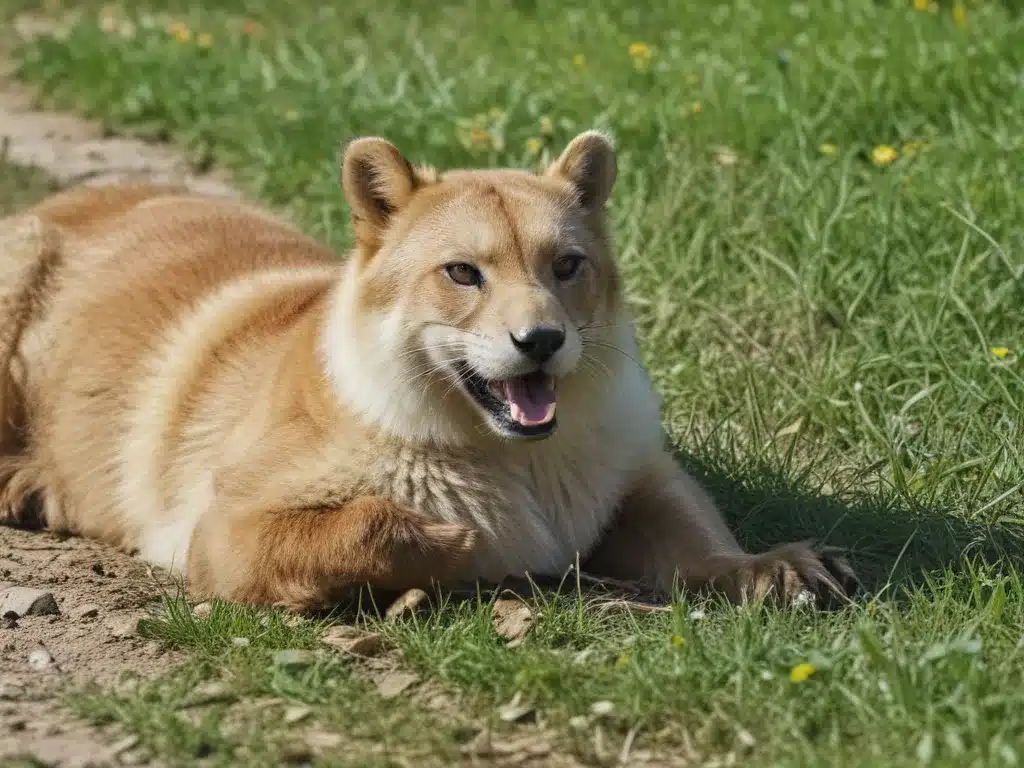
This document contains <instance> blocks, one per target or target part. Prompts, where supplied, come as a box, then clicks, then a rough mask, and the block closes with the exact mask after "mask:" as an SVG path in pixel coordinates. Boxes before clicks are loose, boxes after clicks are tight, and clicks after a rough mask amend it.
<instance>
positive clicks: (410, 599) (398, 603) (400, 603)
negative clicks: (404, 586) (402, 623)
mask: <svg viewBox="0 0 1024 768" xmlns="http://www.w3.org/2000/svg"><path fill="white" fill-rule="evenodd" d="M429 605H430V596H429V595H428V594H427V593H426V592H424V591H423V590H422V589H410V590H409V591H408V592H404V593H403V594H402V595H400V596H399V597H398V599H397V600H395V602H393V603H392V604H391V605H389V606H388V609H387V610H386V611H385V612H384V618H385V619H386V620H387V621H394V620H395V619H398V618H400V617H402V616H407V615H410V614H414V613H419V612H420V611H424V610H426V609H427V608H428V607H429Z"/></svg>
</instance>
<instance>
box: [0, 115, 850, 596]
mask: <svg viewBox="0 0 1024 768" xmlns="http://www.w3.org/2000/svg"><path fill="white" fill-rule="evenodd" d="M341 180H342V186H343V188H344V191H345V195H346V198H347V200H348V202H349V204H350V206H351V208H352V222H353V229H354V234H355V237H356V245H355V247H354V249H353V251H352V252H351V253H350V254H349V255H348V256H347V258H346V259H344V260H341V259H338V258H336V256H335V254H333V253H332V252H331V251H329V250H328V249H327V248H325V247H324V246H323V245H321V244H319V243H318V242H316V241H314V240H312V239H311V238H309V237H307V236H305V235H303V234H302V233H300V232H298V231H296V230H295V229H293V228H292V227H290V226H288V225H286V224H285V223H283V222H281V221H278V220H277V219H276V218H274V217H272V216H270V215H269V214H267V213H265V212H263V211H261V210H259V209H257V208H256V207H253V206H250V205H247V204H243V203H238V202H232V201H226V200H219V199H204V198H199V197H195V196H192V195H189V194H187V193H186V192H185V190H181V189H175V188H169V187H156V186H145V185H141V186H112V187H106V188H82V189H74V190H70V191H67V192H64V193H60V194H57V195H55V196H54V197H52V198H50V199H48V200H45V201H43V202H42V203H41V204H39V205H37V206H35V207H33V208H31V209H30V210H27V211H25V212H23V213H21V214H19V215H16V216H12V217H9V218H7V219H6V220H3V221H0V354H2V355H3V357H2V359H0V370H2V371H3V374H4V382H3V387H2V389H0V415H2V416H3V417H4V421H3V424H4V425H5V429H4V430H3V432H2V434H0V446H2V449H3V454H4V456H3V458H2V462H0V470H2V471H0V518H3V519H6V520H9V521H17V520H20V519H23V518H24V517H25V516H26V515H28V514H30V513H32V511H33V510H35V511H36V512H37V513H38V514H40V515H41V516H42V520H43V522H44V523H45V524H46V525H47V526H49V527H51V528H54V529H63V530H68V531H72V532H74V533H77V534H80V535H84V536H90V537H95V538H97V539H101V540H103V541H106V542H109V543H111V544H114V545H116V546H119V547H122V548H124V549H127V550H130V551H137V552H138V553H139V555H140V556H141V557H143V558H144V559H146V560H147V561H150V562H152V563H154V564H157V565H160V566H165V567H168V568H171V569H172V570H178V571H181V572H183V573H185V575H186V576H187V579H188V585H189V589H190V591H191V592H193V593H194V594H195V595H197V596H217V597H221V598H224V599H228V600H236V601H245V602H253V603H264V604H282V605H286V606H288V607H290V608H293V609H297V610H302V609H309V608H314V607H317V606H321V605H324V604H329V603H330V602H331V601H333V600H336V599H338V597H339V596H341V595H343V594H344V593H345V591H346V590H347V589H349V588H351V587H353V586H354V585H360V584H364V583H367V582H369V583H372V584H374V585H377V586H380V587H384V588H393V589H402V588H408V587H413V586H426V585H428V584H430V583H432V582H448V581H451V580H455V579H460V580H461V579H473V578H480V579H485V580H496V579H500V578H502V577H504V576H506V575H521V574H522V573H523V572H526V571H528V572H531V573H535V574H561V573H563V572H564V571H565V569H566V568H567V567H569V566H571V565H573V564H574V562H576V560H577V556H579V558H581V559H582V560H583V561H584V564H585V569H586V570H589V571H592V572H595V573H598V574H604V575H608V576H613V577H617V578H625V579H642V580H646V581H647V582H648V583H650V584H651V586H652V587H655V588H657V589H661V590H668V589H670V588H672V586H673V582H674V580H675V579H677V578H678V579H680V580H681V582H682V584H683V585H684V586H686V587H687V588H691V589H696V588H703V587H713V588H716V589H719V590H721V591H723V592H724V593H725V594H727V595H728V596H729V597H731V598H732V599H735V600H740V599H743V598H744V597H746V596H749V595H753V594H757V595H764V594H768V593H774V594H775V595H777V596H779V597H782V598H783V599H788V598H790V597H792V596H794V595H795V594H796V593H797V592H799V591H800V590H802V589H805V588H806V589H810V590H811V591H812V592H816V593H819V594H822V595H826V594H841V593H843V592H844V591H845V590H846V589H847V588H848V587H849V586H850V584H851V583H852V574H851V573H850V572H849V570H848V568H847V567H846V566H845V564H843V563H842V562H841V561H840V560H838V559H836V558H834V557H832V556H830V555H829V554H827V553H821V552H816V551H814V550H812V549H811V548H809V547H807V546H804V545H798V544H792V545H788V546H785V547H780V548H778V549H775V550H772V551H771V552H768V553H766V554H761V555H751V554H747V553H744V552H743V551H742V550H741V549H740V547H739V546H738V545H737V543H736V540H735V539H734V537H733V536H732V534H731V533H730V532H729V531H728V529H727V528H726V526H725V524H724V523H723V520H722V517H721V515H720V514H719V512H718V510H717V509H716V508H715V506H714V504H713V503H712V501H711V500H710V498H709V497H708V496H707V495H706V494H705V493H704V492H703V491H702V490H701V489H700V488H699V487H698V486H697V484H696V483H695V482H694V481H693V480H692V479H691V478H689V477H688V476H687V475H686V474H685V473H684V472H683V471H682V470H681V469H680V468H679V467H678V466H677V464H676V463H675V462H674V461H673V460H672V458H671V457H670V455H669V454H668V453H667V452H666V450H665V446H664V442H663V436H662V432H661V428H660V420H659V413H658V399H657V397H656V395H655V393H654V391H653V390H652V388H651V385H650V383H649V380H648V378H647V375H646V373H645V372H644V371H643V369H642V368H641V367H640V366H639V364H638V363H636V362H635V361H636V360H637V359H638V355H637V348H636V341H635V338H634V332H633V326H632V323H631V321H630V318H629V316H628V312H627V309H626V306H625V304H624V301H623V297H622V292H621V287H620V281H619V277H618V273H617V270H616V266H615V260H614V254H613V248H612V242H611V238H610V236H609V233H608V231H607V224H606V220H605V214H604V203H605V202H606V200H607V198H608V195H609V194H610V192H611V190H612V186H613V184H614V181H615V155H614V151H613V149H612V147H611V145H610V143H609V142H608V140H607V139H605V138H604V137H603V136H601V135H600V134H597V133H594V132H587V133H584V134H581V135H580V136H578V137H577V138H576V139H575V140H574V141H573V142H572V143H571V144H570V145H569V146H568V147H567V148H566V150H565V152H564V153H563V154H562V156H561V157H560V158H559V159H558V160H557V161H556V162H555V163H554V164H553V165H552V166H551V168H549V169H548V170H547V171H546V172H544V173H541V174H533V173H528V172H525V171H513V170H496V171H481V170H475V171H451V172H444V173H439V172H436V171H433V170H431V169H426V168H417V167H414V166H412V165H411V164H410V163H409V162H408V161H407V160H406V159H405V158H404V157H403V156H402V155H401V154H400V153H399V151H398V150H397V149H396V148H395V147H394V146H393V145H391V144H389V143H387V142H386V141H384V140H382V139H360V140H357V141H355V142H353V143H352V144H350V145H349V146H348V147H347V149H346V152H345V155H344V160H343V163H342V170H341ZM567 252H568V253H570V256H569V257H564V256H563V254H565V253H567ZM565 258H568V261H565V260H564V259H565ZM560 259H562V260H561V261H560ZM453 262H457V263H459V264H469V265H470V267H467V266H460V267H457V269H456V273H453V272H452V271H451V268H450V265H451V263H453ZM553 264H558V265H560V266H558V269H559V270H561V272H560V273H559V274H560V275H561V276H560V277H558V278H557V279H556V278H555V277H552V274H553V272H552V270H553V266H552V265H553ZM460 270H461V271H460ZM467 270H469V271H467ZM473 270H480V272H479V275H486V281H485V282H484V281H483V279H482V278H481V281H479V282H478V283H475V284H473V285H467V284H463V283H460V282H458V281H456V280H455V277H459V278H460V279H462V278H463V277H465V276H466V275H467V274H470V275H478V273H477V272H475V271H473ZM453 274H454V275H455V277H453ZM566 274H569V277H567V278H566V277H565V275H566ZM479 275H478V276H479ZM474 279H475V278H474ZM537 327H548V328H560V329H563V330H564V343H562V345H561V346H560V347H559V348H558V349H557V351H556V352H554V354H553V355H552V356H551V357H550V359H548V360H546V361H545V362H544V363H543V365H542V370H541V371H540V372H537V371H535V370H534V368H535V367H536V366H535V365H534V363H532V362H530V361H529V360H527V359H526V358H525V357H524V356H523V355H522V354H520V351H519V348H518V347H517V345H516V342H514V340H513V341H510V334H516V333H519V332H520V330H521V329H531V328H537ZM457 361H467V362H468V363H469V364H471V367H472V369H473V370H474V371H476V372H479V374H480V375H481V376H482V377H483V378H484V379H486V380H487V381H492V380H493V381H497V382H499V385H500V382H501V381H504V380H506V379H507V378H508V377H513V378H514V377H519V376H527V375H534V374H536V375H538V376H542V377H543V380H544V381H549V382H554V386H555V387H556V396H557V429H556V430H554V432H553V434H550V435H549V436H546V437H543V439H532V440H530V439H512V437H510V435H509V434H506V432H507V429H506V432H503V431H502V430H503V429H504V428H503V427H500V425H499V424H498V423H497V422H496V421H495V419H496V418H499V416H500V413H499V412H498V411H494V412H493V413H491V412H488V411H486V409H484V406H482V405H481V404H480V402H477V401H474V400H473V398H472V397H470V395H469V394H468V393H467V391H465V389H464V387H463V384H462V382H463V379H462V378H460V377H461V374H460V373H459V371H460V370H461V369H459V368H458V365H459V364H460V363H458V362H457ZM510 407H511V406H510ZM499 410H500V409H499ZM489 413H490V414H491V415H488V414H489ZM495 413H498V416H495V415H494V414H495ZM501 418H504V417H501ZM551 424H554V421H552V422H551ZM507 426H508V425H507V424H506V427H507ZM548 426H550V425H548ZM512 427H513V428H516V429H518V428H519V427H518V425H517V424H514V423H513V424H512ZM546 428H547V427H541V428H540V429H542V430H543V429H546Z"/></svg>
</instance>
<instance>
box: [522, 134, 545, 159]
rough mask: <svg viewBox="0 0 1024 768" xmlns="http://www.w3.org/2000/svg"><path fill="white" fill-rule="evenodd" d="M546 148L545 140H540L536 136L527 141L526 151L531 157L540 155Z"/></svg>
mask: <svg viewBox="0 0 1024 768" xmlns="http://www.w3.org/2000/svg"><path fill="white" fill-rule="evenodd" d="M543 148H544V139H538V138H537V137H536V136H531V137H530V138H528V139H527V140H526V151H527V152H529V153H530V154H531V155H536V154H540V151H541V150H542V149H543Z"/></svg>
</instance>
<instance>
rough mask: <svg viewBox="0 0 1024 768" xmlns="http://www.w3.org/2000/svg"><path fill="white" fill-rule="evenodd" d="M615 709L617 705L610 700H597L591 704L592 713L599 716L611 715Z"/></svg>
mask: <svg viewBox="0 0 1024 768" xmlns="http://www.w3.org/2000/svg"><path fill="white" fill-rule="evenodd" d="M614 709H615V705H614V704H613V703H612V702H610V701H595V702H594V703H593V704H591V705H590V713H591V714H592V715H595V716H597V717H603V716H604V715H610V714H611V713H612V711H613V710H614Z"/></svg>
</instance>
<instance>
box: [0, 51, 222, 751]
mask: <svg viewBox="0 0 1024 768" xmlns="http://www.w3.org/2000/svg"><path fill="white" fill-rule="evenodd" d="M2 55H3V48H2V46H0V58H2ZM7 71H9V68H8V67H6V66H4V62H3V61H0V166H3V167H0V176H2V177H3V178H2V179H0V181H3V184H0V194H2V195H3V197H4V198H5V199H4V200H3V201H0V215H2V214H3V213H7V212H10V211H11V210H13V209H16V208H19V207H21V206H23V205H26V204H28V203H30V202H32V201H33V200H34V199H37V198H39V197H41V196H42V195H43V194H45V193H47V192H49V191H51V190H53V189H57V188H64V187H69V186H73V185H76V184H90V185H99V184H110V183H115V182H119V181H127V180H133V181H137V180H148V181H154V182H164V183H165V182H172V183H184V184H186V185H187V186H189V187H190V188H191V189H193V190H195V191H197V192H200V193H204V194H210V195H217V196H227V197H234V198H238V197H240V195H239V193H238V192H237V190H235V189H234V188H233V187H232V186H231V185H230V184H228V183H227V182H226V181H225V180H224V179H223V178H221V177H220V176H219V175H218V174H217V173H202V174H200V173H196V172H195V171H194V170H193V169H192V168H190V166H189V164H188V163H187V162H186V160H185V159H184V158H183V156H182V155H181V154H180V153H178V152H176V151H175V150H174V148H173V147H170V146H165V145H156V144H150V143H147V142H144V141H141V140H135V139H126V138H122V137H117V136H107V135H104V132H103V129H102V126H101V125H100V124H99V123H97V122H95V121H90V120H84V119H81V118H79V117H76V116H74V115H68V114H60V113H53V112H47V111H41V110H39V109H37V108H35V107H34V97H33V93H32V91H31V90H29V89H27V88H25V87H23V86H21V85H19V84H17V83H13V82H11V81H10V79H9V78H8V77H6V76H5V75H4V73H6V72H7ZM7 164H11V165H13V166H22V168H21V169H18V168H12V167H11V165H7ZM25 169H38V171H42V172H43V173H38V172H36V173H30V172H29V171H27V170H25ZM44 174H45V176H44ZM5 187H7V188H8V189H7V191H4V188H5ZM8 198H9V199H8ZM26 588H27V589H29V590H34V592H27V591H26ZM47 594H48V595H49V596H52V598H53V600H52V601H50V600H49V599H48V598H47V597H46V595H47ZM160 595H161V585H160V584H159V583H158V582H157V580H156V578H155V577H154V576H153V575H152V573H151V572H150V571H149V570H148V569H147V567H146V566H145V565H144V564H143V563H142V562H140V561H139V560H137V559H135V558H133V557H130V556H128V555H125V554H122V553H120V552H117V551H115V550H112V549H111V548H109V547H106V546H104V545H102V544H99V543H97V542H94V541H90V540H87V539H81V538H63V537H58V536H55V535H53V534H51V533H47V532H38V531H25V530H20V529H15V528H8V527H5V526H0V600H3V599H4V598H5V596H6V597H7V600H6V602H5V603H4V606H5V607H4V610H3V612H5V613H6V614H7V615H6V616H0V763H2V764H8V763H9V761H13V760H16V759H18V758H21V759H23V760H25V761H27V762H28V764H33V765H38V764H43V765H53V766H58V765H59V766H87V765H88V766H105V765H122V764H134V765H139V764H143V763H145V762H146V761H145V760H144V758H143V757H142V756H141V755H140V753H139V752H138V751H136V750H135V749H134V742H133V739H132V738H131V737H128V738H125V737H124V735H123V734H122V733H119V732H118V731H117V730H116V729H114V728H95V727H92V726H89V725H87V724H85V723H83V722H81V721H79V720H77V719H75V718H74V717H73V716H71V715H70V714H69V713H68V712H67V710H66V709H64V708H63V707H62V705H61V701H62V694H63V692H65V691H66V690H67V689H68V687H69V686H74V685H78V684H82V683H85V682H87V681H88V682H98V683H101V684H104V683H105V684H112V683H114V682H115V681H116V680H117V679H118V678H119V677H120V676H122V675H124V674H125V673H135V674H138V675H141V676H144V677H150V676H153V675H156V674H159V673H160V672H163V671H165V670H166V669H167V668H168V667H170V666H171V665H173V664H175V663H177V662H178V661H180V660H181V658H182V656H181V654H178V653H173V652H168V651H165V650H164V649H162V648H161V646H160V645H159V644H157V643H155V642H152V641H148V640H145V639H144V638H142V637H140V636H139V635H138V632H137V630H136V625H137V621H138V619H139V618H140V617H141V616H143V615H144V614H145V612H146V609H147V608H148V607H149V606H152V605H153V603H154V602H155V601H156V600H158V599H159V597H160ZM36 598H39V599H36ZM33 600H35V603H34V605H35V608H32V607H31V606H32V605H33ZM54 608H55V610H54Z"/></svg>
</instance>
